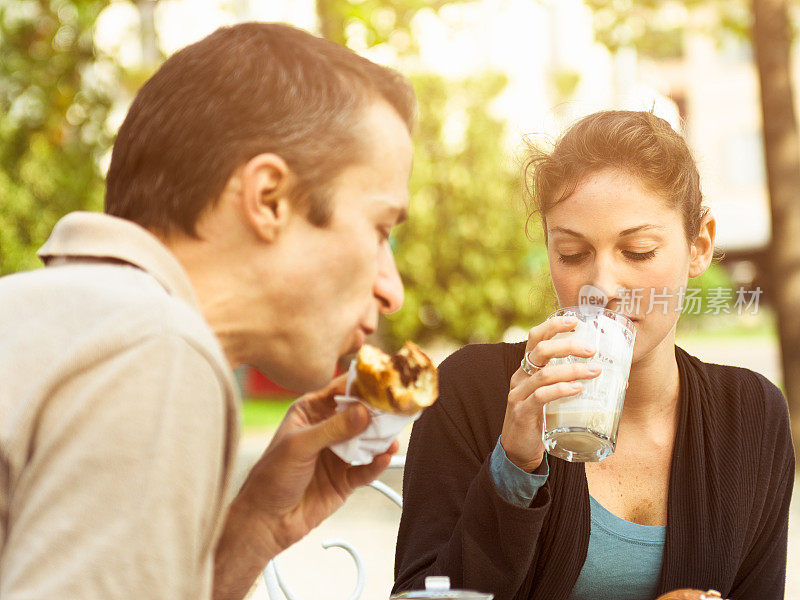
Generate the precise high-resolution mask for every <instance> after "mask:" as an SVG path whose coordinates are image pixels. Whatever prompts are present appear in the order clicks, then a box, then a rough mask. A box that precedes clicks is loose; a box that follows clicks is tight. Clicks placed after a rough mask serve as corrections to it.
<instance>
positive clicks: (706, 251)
mask: <svg viewBox="0 0 800 600" xmlns="http://www.w3.org/2000/svg"><path fill="white" fill-rule="evenodd" d="M716 234H717V221H716V220H715V219H714V216H713V215H712V214H711V213H708V214H706V216H704V217H703V221H702V222H701V223H700V231H699V232H698V233H697V237H696V238H695V240H694V242H692V244H691V248H690V255H689V277H699V276H700V275H702V274H703V273H705V272H706V269H708V267H709V265H710V264H711V261H712V259H713V258H714V239H715V237H716Z"/></svg>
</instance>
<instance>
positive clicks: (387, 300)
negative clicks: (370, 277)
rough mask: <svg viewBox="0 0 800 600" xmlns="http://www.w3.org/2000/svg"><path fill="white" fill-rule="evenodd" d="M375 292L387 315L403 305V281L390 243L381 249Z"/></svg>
mask: <svg viewBox="0 0 800 600" xmlns="http://www.w3.org/2000/svg"><path fill="white" fill-rule="evenodd" d="M373 293H374V295H375V297H376V298H377V299H378V302H379V304H380V306H379V308H380V311H381V312H382V313H383V314H385V315H388V314H390V313H393V312H396V311H398V310H400V307H401V306H403V299H404V291H403V281H402V279H400V273H399V272H398V271H397V264H396V263H395V261H394V254H392V250H391V248H390V247H389V245H388V244H386V247H385V249H383V250H382V251H381V258H380V260H379V262H378V276H377V278H376V279H375V287H374V289H373Z"/></svg>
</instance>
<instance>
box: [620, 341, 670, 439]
mask: <svg viewBox="0 0 800 600" xmlns="http://www.w3.org/2000/svg"><path fill="white" fill-rule="evenodd" d="M679 395H680V380H679V376H678V362H677V360H676V359H675V331H674V329H673V330H672V331H671V332H670V333H669V335H667V336H666V337H665V338H664V339H663V340H662V342H661V343H660V344H659V345H658V346H656V347H655V348H653V350H651V351H650V352H649V353H648V354H647V355H646V356H643V357H641V358H640V359H639V360H637V361H636V363H635V364H633V365H632V366H631V373H630V377H629V378H628V390H627V392H626V394H625V405H624V408H623V411H622V421H623V422H625V423H627V424H628V425H629V426H633V427H636V428H640V429H650V428H651V427H653V426H657V427H663V426H664V425H666V424H673V423H674V420H675V418H676V417H677V414H678V399H679Z"/></svg>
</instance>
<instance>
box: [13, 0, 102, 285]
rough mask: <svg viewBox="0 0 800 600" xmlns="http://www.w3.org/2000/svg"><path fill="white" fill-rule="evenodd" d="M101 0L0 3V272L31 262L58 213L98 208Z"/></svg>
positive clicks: (35, 263) (31, 264)
mask: <svg viewBox="0 0 800 600" xmlns="http://www.w3.org/2000/svg"><path fill="white" fill-rule="evenodd" d="M106 4H107V2H106V1H100V0H79V1H67V0H49V1H47V0H2V1H1V2H0V203H1V205H2V210H0V274H5V273H11V272H14V271H19V270H25V269H31V268H34V267H36V266H39V264H40V263H39V261H38V259H37V258H36V254H35V251H36V249H37V248H38V247H39V246H41V244H42V243H43V242H44V241H45V239H46V238H47V236H48V234H49V233H50V230H51V229H52V227H53V225H54V224H55V222H56V221H57V220H58V219H59V218H60V217H61V216H63V215H64V214H65V213H67V212H70V211H73V210H79V209H87V210H97V209H99V208H100V207H101V206H102V198H103V183H102V177H101V174H100V172H99V169H98V160H99V158H100V156H101V155H102V154H103V153H104V152H105V151H106V150H107V149H108V147H109V145H110V142H111V137H110V135H109V133H108V132H107V131H106V128H105V122H106V117H107V115H108V111H109V109H110V106H111V101H110V96H109V89H110V87H111V86H112V85H113V80H114V74H115V72H116V70H117V67H116V66H115V65H114V63H113V62H112V61H110V60H108V59H104V58H100V57H97V56H96V55H95V51H94V45H93V40H92V26H93V24H94V22H95V19H96V18H97V15H98V14H99V13H100V11H101V10H102V9H103V8H104V7H105V6H106Z"/></svg>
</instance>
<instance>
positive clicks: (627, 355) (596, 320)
mask: <svg viewBox="0 0 800 600" xmlns="http://www.w3.org/2000/svg"><path fill="white" fill-rule="evenodd" d="M550 317H551V318H552V317H575V318H577V319H578V324H577V326H576V327H575V329H573V330H572V331H568V332H565V333H559V334H558V335H557V336H556V337H557V338H559V337H567V336H574V337H577V338H578V340H579V341H580V342H581V343H582V344H589V345H591V346H593V347H594V348H595V349H596V352H595V355H594V356H592V357H590V358H580V357H576V356H567V357H564V358H553V359H550V361H549V362H548V363H547V364H548V365H559V364H564V363H577V362H589V363H599V365H600V366H601V368H602V370H601V372H600V375H598V376H597V377H595V378H594V379H585V380H582V381H581V383H582V384H583V388H582V389H581V391H580V392H579V393H578V394H575V395H574V396H568V397H566V398H560V399H558V400H554V401H553V402H549V403H548V404H546V405H545V407H544V431H543V433H542V440H543V442H544V447H545V450H547V453H548V454H551V455H553V456H557V457H558V458H563V459H564V460H567V461H570V462H596V461H600V460H603V459H604V458H606V457H608V456H611V455H612V454H613V453H614V447H615V445H616V443H617V430H618V429H619V419H620V415H621V414H622V404H623V402H624V401H625V390H626V388H627V386H628V375H629V373H630V369H631V359H632V357H633V344H634V340H635V338H636V328H635V326H634V324H633V322H632V321H631V320H630V319H628V318H627V317H626V316H625V315H622V314H620V313H618V312H615V311H612V310H608V309H606V308H602V307H598V306H592V305H585V306H583V305H582V306H570V307H567V308H561V309H559V310H557V311H555V312H554V313H553V314H552V315H550Z"/></svg>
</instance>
